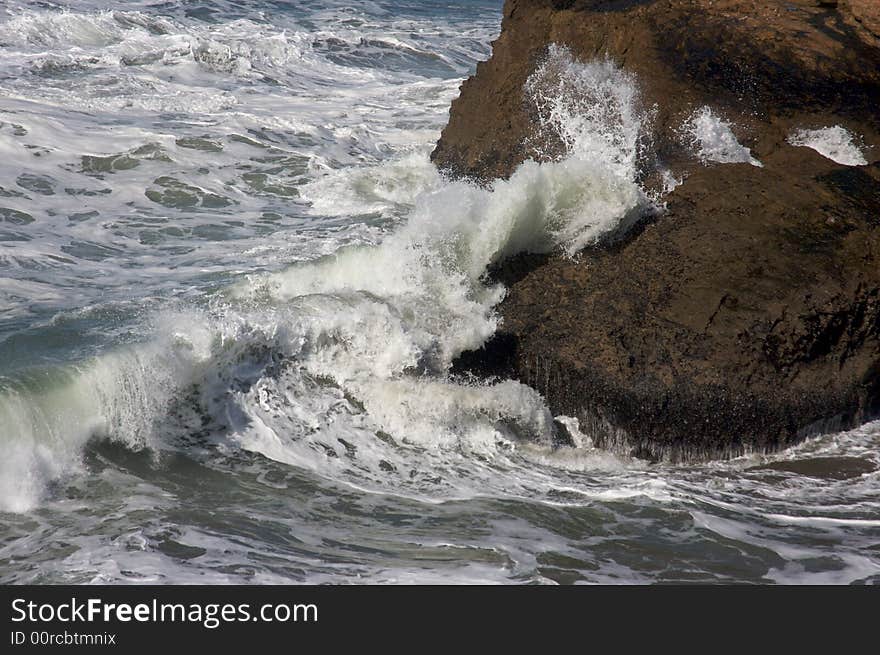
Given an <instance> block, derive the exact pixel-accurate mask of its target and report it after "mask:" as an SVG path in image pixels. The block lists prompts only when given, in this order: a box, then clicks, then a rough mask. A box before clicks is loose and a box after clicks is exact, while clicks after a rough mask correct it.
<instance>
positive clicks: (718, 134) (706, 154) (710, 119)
mask: <svg viewBox="0 0 880 655" xmlns="http://www.w3.org/2000/svg"><path fill="white" fill-rule="evenodd" d="M733 128H734V126H733V124H732V123H730V122H729V121H727V120H725V119H724V118H722V117H721V116H719V115H718V114H716V113H715V112H714V111H712V108H711V107H708V106H706V107H700V108H699V109H697V110H696V111H695V112H694V113H693V114H692V115H691V117H690V118H689V119H688V120H687V121H686V122H685V124H684V127H683V130H684V134H685V137H686V138H687V139H688V140H689V141H690V144H691V146H692V147H693V149H694V151H695V153H696V155H697V156H698V157H699V158H700V160H702V162H703V163H704V164H707V163H710V162H715V163H719V164H751V165H752V166H759V167H760V166H762V164H761V162H759V161H758V160H757V159H755V158H754V157H753V156H752V152H751V150H749V149H748V148H746V147H745V146H744V145H742V144H741V143H740V142H739V141H738V140H737V138H736V135H735V134H734V132H733Z"/></svg>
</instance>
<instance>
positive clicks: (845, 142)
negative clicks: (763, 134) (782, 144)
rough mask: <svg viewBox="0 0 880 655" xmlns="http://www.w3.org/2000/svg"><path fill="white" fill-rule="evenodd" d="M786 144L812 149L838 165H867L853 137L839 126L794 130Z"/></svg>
mask: <svg viewBox="0 0 880 655" xmlns="http://www.w3.org/2000/svg"><path fill="white" fill-rule="evenodd" d="M788 142H789V143H790V144H791V145H793V146H802V147H805V148H812V149H813V150H815V151H816V152H818V153H819V154H820V155H822V156H823V157H827V158H828V159H831V160H833V161H835V162H837V163H838V164H844V165H846V166H865V165H866V164H867V163H868V160H867V159H865V155H864V153H863V152H862V149H861V148H860V147H859V146H858V145H857V144H856V139H855V136H854V135H853V134H852V132H850V131H849V130H847V129H846V128H844V127H841V126H840V125H835V126H833V127H823V128H820V129H817V130H806V129H799V130H795V131H794V132H792V133H791V134H790V135H789V137H788Z"/></svg>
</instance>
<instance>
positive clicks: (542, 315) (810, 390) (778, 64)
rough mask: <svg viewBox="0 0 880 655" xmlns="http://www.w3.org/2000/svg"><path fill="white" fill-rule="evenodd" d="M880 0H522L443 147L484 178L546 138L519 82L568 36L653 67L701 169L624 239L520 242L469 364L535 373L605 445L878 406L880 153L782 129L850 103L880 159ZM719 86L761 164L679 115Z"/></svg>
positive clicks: (776, 443)
mask: <svg viewBox="0 0 880 655" xmlns="http://www.w3.org/2000/svg"><path fill="white" fill-rule="evenodd" d="M876 6H877V5H876V3H874V2H870V1H869V2H859V1H857V0H848V1H841V2H836V3H832V2H812V1H806V0H805V1H801V2H791V1H786V2H782V1H779V2H768V1H762V2H758V1H753V0H714V1H709V0H654V1H652V0H571V1H564V0H528V1H527V0H508V2H507V3H506V4H505V10H504V21H503V25H502V33H501V36H500V37H499V39H498V40H497V41H496V43H495V44H494V49H493V56H492V58H491V59H490V60H489V61H488V62H485V63H483V64H481V65H480V66H479V67H478V69H477V73H476V75H475V76H474V77H472V78H471V79H470V80H468V81H467V82H465V83H464V85H463V86H462V93H461V97H460V98H459V99H458V100H456V101H455V103H454V104H453V107H452V110H451V113H450V122H449V125H448V127H447V128H446V130H444V132H443V136H442V138H441V140H440V142H439V143H438V145H437V149H436V151H435V153H434V160H435V161H436V162H437V163H438V164H439V165H440V166H441V167H443V168H445V169H446V170H448V171H451V172H453V173H455V174H458V175H465V176H469V177H474V178H477V179H481V180H487V179H491V178H492V177H497V176H507V175H509V174H510V173H511V172H512V171H513V170H514V169H515V167H516V166H517V165H518V164H519V163H520V162H521V161H523V160H524V159H526V158H528V157H533V156H536V155H537V153H538V152H539V151H538V150H537V149H535V148H534V147H533V145H530V144H535V143H536V139H535V134H534V129H535V122H534V116H533V115H532V113H531V111H532V110H531V109H530V108H529V106H528V103H527V102H526V101H525V99H524V96H523V84H524V82H525V80H526V79H527V78H528V76H529V74H530V73H531V72H532V71H533V70H534V68H535V66H536V63H537V62H538V61H540V58H541V56H542V54H543V52H544V51H545V49H546V47H547V45H548V44H549V43H552V42H557V43H562V44H565V45H567V46H568V47H569V48H570V49H571V50H572V51H573V52H574V53H576V54H577V55H578V56H579V57H580V58H582V59H591V58H596V57H605V56H609V57H611V58H612V59H614V60H615V61H616V62H617V63H618V64H620V65H621V66H623V67H624V68H626V69H627V70H629V71H631V72H632V73H634V74H635V75H636V76H637V77H638V79H639V80H640V82H641V87H642V91H643V95H644V98H645V100H646V102H647V104H648V105H652V104H656V105H657V115H656V118H655V121H654V131H655V144H656V146H657V152H658V158H659V159H661V160H663V161H665V162H666V163H668V164H671V165H673V166H674V167H675V169H676V170H677V171H679V172H680V173H683V174H686V176H687V177H686V180H685V182H684V183H683V184H682V185H681V186H680V187H678V188H677V189H676V190H675V191H674V192H673V193H672V194H670V195H669V196H668V197H667V201H668V206H667V211H666V212H665V213H664V214H663V215H662V216H659V217H656V218H655V219H654V220H652V221H650V222H647V223H643V224H642V225H641V226H639V228H638V229H636V230H635V231H634V232H632V233H631V234H630V235H629V236H628V238H627V239H626V241H625V242H623V243H617V244H606V245H605V246H599V247H596V248H591V249H588V250H586V251H583V252H582V253H580V255H579V256H578V257H576V258H567V257H564V256H562V255H521V256H519V257H517V258H514V259H513V260H510V261H507V262H505V263H504V264H502V265H501V266H500V267H499V268H498V270H497V271H495V275H497V277H498V278H499V279H500V280H502V281H504V282H505V283H506V284H507V286H508V287H509V294H508V296H507V298H506V299H505V300H504V302H503V303H502V305H501V306H500V308H499V311H500V313H501V315H502V317H503V324H502V328H501V330H500V331H499V333H498V335H496V337H495V339H494V340H493V341H492V342H491V343H489V344H487V345H486V347H485V348H484V349H483V350H482V351H480V352H477V353H466V354H465V355H464V356H463V357H462V358H461V360H460V362H459V365H460V367H462V368H469V369H471V370H477V371H481V372H483V373H493V374H498V373H501V374H505V375H511V376H514V377H516V378H518V379H521V380H523V381H524V382H526V383H528V384H530V385H532V386H534V387H535V388H536V389H538V390H539V391H540V392H541V393H543V394H544V395H545V397H546V398H547V400H548V402H549V404H550V406H551V409H553V411H554V412H555V413H557V414H569V415H572V416H577V417H578V418H579V419H580V421H581V425H582V429H583V428H586V429H585V431H586V432H588V433H590V434H591V436H592V437H593V439H594V440H595V441H596V442H597V443H598V444H599V445H605V446H608V447H613V448H618V449H626V450H634V451H636V452H638V453H640V454H642V455H645V456H648V457H652V458H659V457H669V458H673V459H685V458H694V457H706V456H713V457H714V456H727V455H736V454H740V453H742V452H744V451H747V450H761V451H769V450H775V449H779V448H782V447H785V446H787V445H790V444H792V443H794V442H796V441H797V440H799V439H802V438H803V437H804V436H806V435H808V434H814V433H817V432H823V431H828V430H838V429H843V428H847V427H850V426H854V425H857V424H858V423H860V422H863V421H865V420H867V419H868V418H870V417H873V416H876V415H877V414H878V410H880V365H878V363H880V260H878V256H880V165H878V164H877V163H872V164H871V165H868V166H861V167H847V166H842V165H838V164H835V163H834V162H832V161H830V160H828V159H825V158H824V157H821V156H820V155H818V154H816V153H814V152H813V151H812V150H809V149H807V148H795V147H793V146H790V145H788V144H787V143H786V135H787V134H788V133H789V131H790V130H791V129H792V128H793V127H799V126H803V127H818V126H824V125H833V124H841V125H844V126H847V127H849V128H850V129H852V130H853V131H855V132H857V133H858V134H861V135H863V136H864V139H865V141H866V144H867V145H868V146H869V147H871V146H873V149H869V150H868V151H867V152H868V157H869V159H870V160H871V161H872V162H877V160H878V151H880V148H878V147H877V146H880V137H878V127H880V50H878V48H877V44H876V41H875V34H876V33H875V32H874V31H873V30H874V29H875V28H876V23H875V22H872V21H873V20H875V19H876V17H877V11H875V7H876ZM705 104H710V105H711V106H712V107H713V108H716V109H718V110H719V111H720V112H721V113H723V114H724V115H725V116H727V117H728V118H730V119H732V120H733V121H734V123H735V124H736V125H737V127H738V129H739V132H740V133H739V136H740V139H741V140H742V141H744V143H745V144H746V145H749V146H750V147H752V148H753V151H754V153H755V154H756V155H757V156H758V157H759V158H760V159H761V160H762V161H763V163H764V167H763V168H757V167H754V166H750V165H748V164H726V165H714V166H709V167H706V166H703V165H702V164H700V163H699V162H698V161H696V160H695V158H694V157H693V156H691V155H690V154H689V153H688V152H686V151H685V149H684V148H683V147H682V145H681V143H680V138H679V137H678V136H677V134H676V128H677V127H678V126H679V125H680V124H681V122H682V121H683V120H684V118H685V117H686V116H688V115H689V114H690V113H691V112H692V111H693V110H694V109H695V108H696V107H699V106H702V105H705ZM538 136H540V135H538ZM655 164H656V162H647V163H646V164H645V167H646V170H645V171H643V174H644V176H645V178H646V179H648V178H649V177H650V175H651V173H652V172H653V171H652V170H650V167H651V166H652V165H655Z"/></svg>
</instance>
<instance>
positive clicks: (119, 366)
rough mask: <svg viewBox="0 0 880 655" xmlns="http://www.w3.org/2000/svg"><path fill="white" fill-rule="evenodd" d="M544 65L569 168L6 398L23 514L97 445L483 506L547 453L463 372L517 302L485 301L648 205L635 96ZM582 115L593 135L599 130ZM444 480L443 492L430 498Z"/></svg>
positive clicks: (520, 409)
mask: <svg viewBox="0 0 880 655" xmlns="http://www.w3.org/2000/svg"><path fill="white" fill-rule="evenodd" d="M548 66H551V67H552V68H553V71H554V73H553V74H552V75H548V74H547V73H546V71H544V70H541V71H538V73H537V74H536V76H535V78H534V79H533V81H532V84H531V87H530V88H531V89H532V92H533V93H534V94H536V97H537V94H538V93H539V92H540V94H541V98H542V99H543V100H542V101H543V102H546V101H548V99H549V98H551V97H552V96H553V94H556V95H557V96H560V97H561V99H560V100H559V102H557V103H556V105H555V106H554V108H553V109H552V111H549V112H548V113H547V115H546V129H547V130H551V131H554V132H555V133H557V134H559V135H560V136H562V137H563V138H565V139H568V141H569V143H568V145H569V148H568V149H569V152H568V155H567V156H565V157H563V158H561V159H558V160H556V161H551V162H546V163H542V164H538V163H536V162H533V161H529V162H526V163H525V164H523V165H522V166H521V168H520V169H519V170H518V171H517V172H516V173H515V174H514V175H513V176H511V178H510V179H509V180H501V181H497V182H496V183H494V184H493V185H491V186H490V187H480V186H476V185H472V184H469V183H467V182H461V181H445V182H442V183H439V184H438V183H436V182H435V183H431V184H429V185H428V188H427V190H425V191H424V192H422V193H420V194H419V195H417V196H416V197H414V198H412V201H411V202H412V209H411V211H410V212H409V215H408V216H407V218H406V219H405V221H404V223H403V224H402V225H401V226H400V227H399V228H397V229H395V230H393V231H392V232H391V233H390V234H388V235H387V236H386V237H385V238H384V239H383V240H382V242H381V243H379V244H378V245H376V246H351V247H347V248H341V249H339V250H337V251H336V252H334V253H333V254H332V255H328V256H325V257H323V258H320V259H318V260H315V261H311V262H304V263H299V264H295V265H293V266H291V267H289V268H288V269H287V270H284V271H281V272H278V273H271V274H256V275H252V276H248V277H247V278H246V279H244V280H242V281H241V282H239V283H237V284H236V285H234V286H232V287H231V288H229V289H228V290H227V291H225V292H224V293H222V294H221V295H220V296H218V297H217V298H215V300H214V301H212V302H211V303H209V305H210V306H209V307H208V308H207V309H205V310H187V311H186V312H184V313H175V312H167V313H165V314H164V315H163V314H159V315H158V317H157V318H156V319H154V320H153V321H152V326H151V328H150V329H149V330H145V332H146V333H151V334H152V335H153V336H152V337H150V338H148V339H147V340H146V341H145V342H144V343H142V344H141V345H133V346H128V347H124V348H122V349H121V350H120V351H119V352H116V353H111V354H107V355H103V356H99V357H98V358H96V359H95V360H93V361H92V362H90V363H87V364H85V365H83V366H81V367H75V368H74V369H72V370H71V371H70V372H65V373H54V374H53V375H55V376H56V378H57V381H56V382H55V387H53V388H51V389H48V388H40V387H38V386H37V387H34V386H31V387H28V386H27V385H26V384H24V383H21V382H15V383H12V384H10V385H9V387H8V389H7V391H6V395H5V396H4V397H3V402H4V405H3V406H4V407H6V408H7V409H6V411H7V412H8V413H9V418H8V422H7V425H15V426H17V427H16V428H15V430H14V431H13V432H10V433H7V434H5V435H4V437H5V438H6V439H7V441H8V442H9V443H10V444H14V446H15V448H16V449H17V450H18V451H20V452H21V454H20V456H18V457H17V459H16V461H15V463H14V464H13V465H11V466H10V470H9V475H8V476H6V479H8V480H10V481H12V484H15V481H16V480H21V479H23V478H26V479H27V480H29V481H30V482H29V484H28V485H22V486H21V487H20V489H21V490H22V491H21V493H19V494H12V496H11V498H12V500H7V501H5V502H6V504H7V506H9V507H11V508H13V509H14V508H18V509H21V508H27V507H32V506H33V505H34V504H35V503H37V502H39V498H40V494H41V493H42V490H41V488H40V485H41V484H42V485H43V486H45V484H46V483H47V482H48V481H49V480H51V479H52V478H53V477H57V475H59V473H60V474H64V473H65V472H70V471H74V470H76V467H77V460H78V453H79V452H80V451H81V449H82V446H83V444H84V443H85V442H86V441H87V440H88V439H90V438H92V437H96V436H97V437H104V438H109V439H114V440H117V441H120V442H122V443H124V444H126V445H127V446H128V447H131V448H153V449H161V448H163V447H173V446H174V444H175V440H179V439H181V438H182V436H181V435H182V434H185V433H186V431H187V430H191V431H193V430H194V431H195V432H199V431H201V432H202V433H204V434H206V435H208V438H209V440H210V441H211V443H213V444H214V446H215V447H223V448H243V449H245V450H250V451H255V452H260V453H262V454H264V455H266V456H268V457H270V458H272V459H276V460H278V461H283V462H285V463H288V464H293V465H296V466H300V467H304V468H307V469H310V470H314V471H316V472H318V473H320V474H322V475H325V476H327V477H330V478H332V479H334V480H342V481H345V482H347V483H350V484H354V485H356V486H358V487H361V488H372V489H385V490H387V489H392V488H393V489H401V488H403V489H407V488H408V489H410V490H411V492H412V493H422V492H425V491H426V490H427V491H428V493H430V494H434V495H437V494H439V495H440V496H442V495H443V494H444V493H445V494H452V495H455V494H460V493H463V490H464V489H470V490H471V491H470V492H469V493H473V492H476V490H477V489H479V488H480V487H481V484H482V479H481V477H480V473H479V470H480V468H481V465H479V464H478V462H479V461H480V460H481V459H485V458H488V460H489V461H493V460H498V461H497V462H496V464H500V463H501V462H504V461H506V459H507V458H508V456H509V454H510V453H511V452H513V451H515V449H516V444H517V443H518V442H521V441H523V440H526V441H534V442H537V443H546V444H549V443H550V442H551V441H552V439H553V434H554V430H555V428H554V425H553V417H552V416H551V415H550V413H549V412H548V410H547V409H546V407H545V405H544V403H543V400H542V399H541V397H540V396H539V395H538V394H537V393H536V392H534V391H533V390H531V389H529V388H528V387H526V386H524V385H522V384H519V383H517V382H512V381H496V382H491V383H488V384H486V383H476V382H468V381H467V380H461V379H457V378H456V377H454V376H452V375H451V374H450V368H451V364H452V362H453V360H454V359H455V358H456V357H457V356H458V355H459V354H461V353H462V352H463V351H466V350H473V349H475V348H478V347H479V346H480V345H481V344H483V343H484V342H485V341H486V340H487V339H488V338H489V337H491V335H492V334H493V333H494V331H495V329H496V327H497V317H496V315H495V313H494V307H495V305H496V304H497V303H498V302H499V301H500V300H501V298H502V296H503V288H502V287H500V286H497V285H487V284H486V282H485V274H486V271H487V269H488V268H489V267H490V266H492V265H493V264H495V263H497V262H499V261H501V260H503V259H505V258H507V257H509V256H511V255H514V254H516V253H518V252H524V251H525V252H549V251H551V250H554V249H558V248H562V249H566V250H569V251H571V252H574V251H576V250H577V249H579V248H580V247H582V246H583V245H584V244H586V243H589V242H593V241H596V240H598V239H601V238H602V237H603V235H605V234H608V233H609V232H611V231H613V230H614V229H615V228H617V227H618V226H619V225H620V223H621V221H623V220H624V219H625V218H626V217H627V216H628V215H630V214H631V213H632V212H634V211H638V210H639V208H640V207H643V206H644V205H645V203H646V202H647V200H646V197H645V195H644V194H643V193H642V191H641V190H640V188H639V186H638V184H637V182H636V170H635V161H636V156H635V149H636V148H637V147H638V134H639V132H640V122H641V120H642V118H643V117H642V115H641V114H640V113H639V111H638V108H637V107H636V106H634V104H633V103H634V102H635V99H636V98H637V92H636V90H635V88H634V85H633V82H632V80H630V79H628V78H627V77H626V76H625V75H624V74H622V73H621V72H619V71H618V70H616V69H615V68H614V67H613V66H612V65H610V64H580V63H578V62H575V61H573V60H572V59H571V57H570V55H569V54H568V53H567V52H565V51H564V50H559V51H557V52H554V53H552V54H551V58H550V59H549V60H548ZM560 71H562V74H561V75H560ZM562 80H564V81H565V83H564V84H563V83H562V82H561V81H562ZM609 93H612V94H613V95H614V98H615V99H616V104H613V105H612V109H611V110H609V109H608V107H607V106H606V101H607V96H608V94H609ZM566 94H569V95H573V96H575V97H573V98H565V96H566ZM584 107H586V108H587V109H588V110H589V109H590V108H592V109H593V112H592V115H595V116H597V119H596V120H592V121H585V120H583V114H582V113H581V112H582V110H583V109H584ZM575 110H577V112H576V113H575ZM609 111H610V112H611V113H609ZM587 114H588V115H590V111H587ZM415 188H416V189H419V188H420V187H419V185H416V187H415ZM184 410H186V411H184ZM184 414H188V415H191V416H192V417H202V418H201V419H198V420H201V422H202V423H203V425H201V426H199V429H194V428H193V427H192V426H191V425H188V424H187V421H185V420H184V421H182V422H181V420H180V417H181V416H183V415H184ZM193 420H196V419H193ZM198 420H196V422H198ZM69 425H74V426H76V428H75V429H74V430H73V431H70V430H68V429H67V427H66V426H69ZM417 452H418V453H421V455H420V456H419V457H418V458H416V457H415V453H417ZM425 452H427V453H429V455H428V456H427V457H426V456H425V454H424V453H425ZM475 457H477V458H478V459H474V458H475ZM417 459H418V461H419V464H418V465H414V462H415V461H416V460H417ZM462 471H463V472H462ZM441 472H445V473H444V474H442V475H440V479H445V480H446V482H444V483H443V484H441V485H437V484H436V483H431V480H436V479H437V476H438V473H441ZM478 480H480V482H478ZM444 489H445V491H444Z"/></svg>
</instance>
